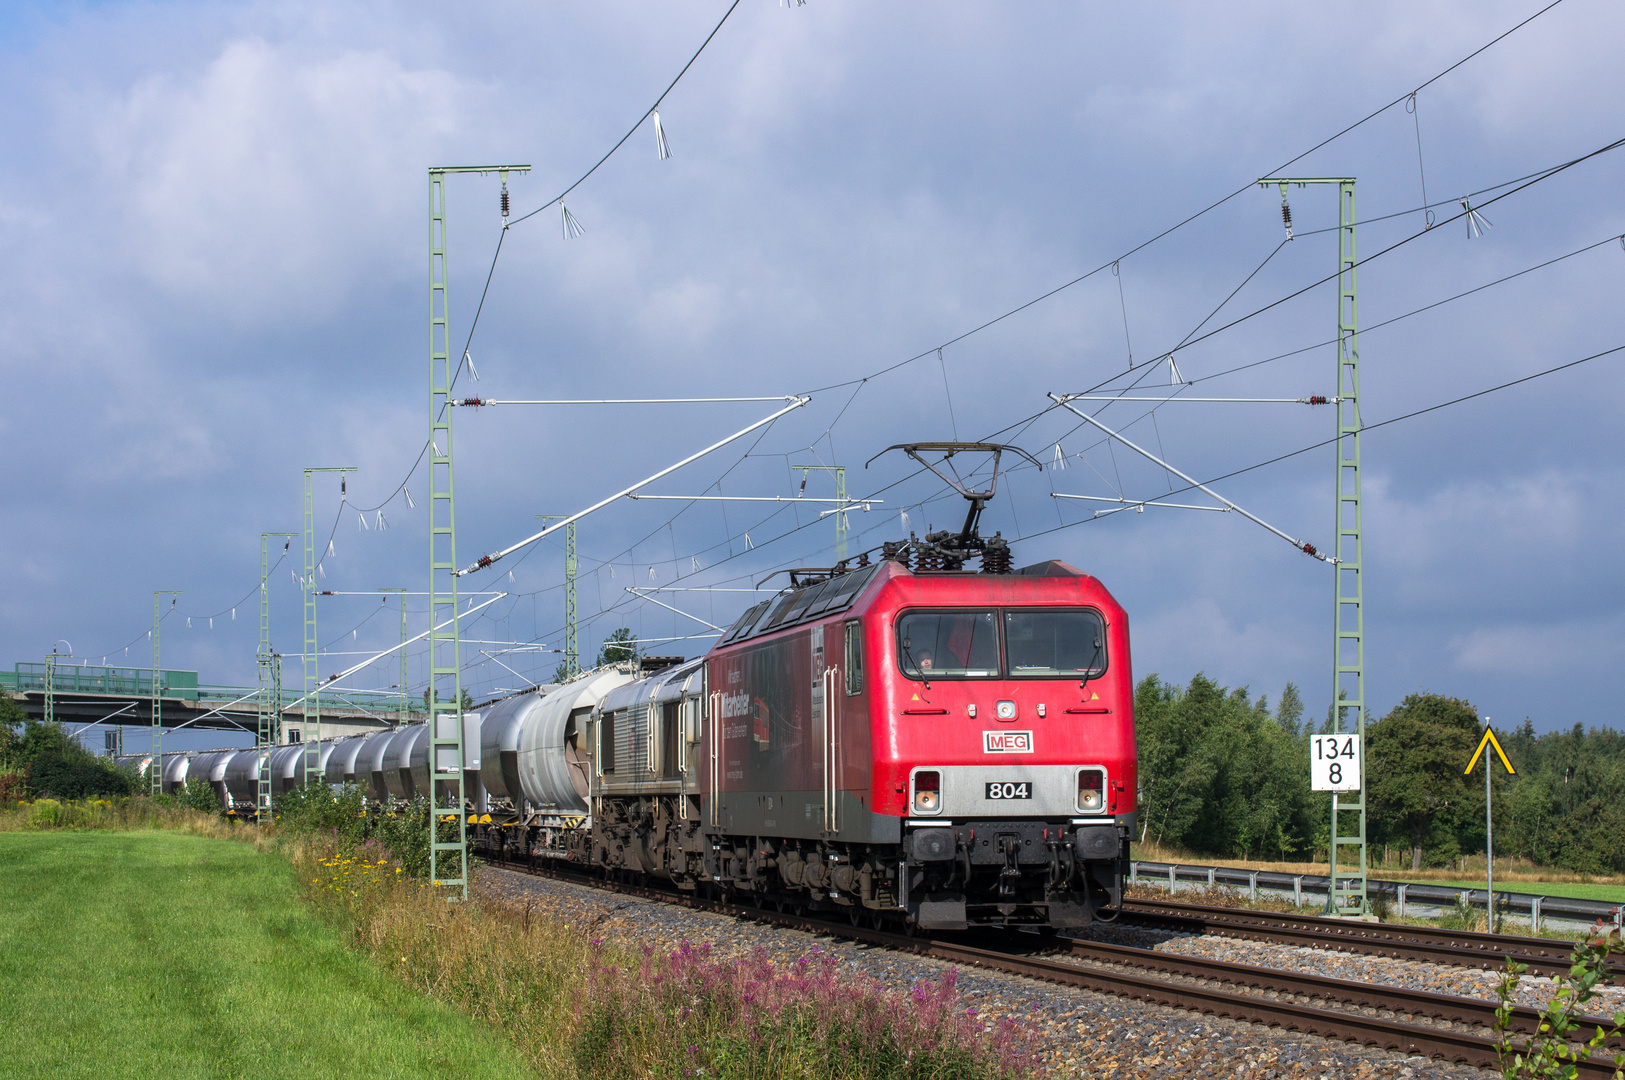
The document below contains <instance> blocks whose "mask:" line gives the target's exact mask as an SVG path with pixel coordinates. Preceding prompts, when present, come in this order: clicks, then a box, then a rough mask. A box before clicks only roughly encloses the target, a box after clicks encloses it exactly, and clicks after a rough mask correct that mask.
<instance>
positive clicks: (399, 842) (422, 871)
mask: <svg viewBox="0 0 1625 1080" xmlns="http://www.w3.org/2000/svg"><path fill="white" fill-rule="evenodd" d="M435 834H436V838H437V839H439V841H440V842H441V843H442V844H449V843H455V842H456V840H457V819H456V818H455V817H449V816H448V817H445V818H442V819H441V821H440V822H439V824H438V825H436V827H435ZM372 835H373V836H374V837H376V838H377V839H378V841H379V842H380V843H382V844H383V845H384V846H385V847H387V848H388V849H389V851H390V853H391V854H392V855H394V856H395V858H396V859H397V860H398V861H399V862H400V864H401V867H402V869H404V870H405V872H406V874H407V876H408V877H415V878H426V877H428V876H429V797H428V796H427V795H414V796H413V797H412V798H411V799H410V800H408V801H407V802H406V804H405V805H404V806H397V807H396V808H395V809H394V810H391V811H389V812H387V813H384V814H382V815H381V816H379V817H378V818H377V820H376V821H375V822H374V823H373V833H372Z"/></svg>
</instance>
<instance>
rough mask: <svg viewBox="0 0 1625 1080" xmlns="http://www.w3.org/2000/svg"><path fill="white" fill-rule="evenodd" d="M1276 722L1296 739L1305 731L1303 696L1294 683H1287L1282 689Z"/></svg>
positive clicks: (1276, 710) (1276, 712)
mask: <svg viewBox="0 0 1625 1080" xmlns="http://www.w3.org/2000/svg"><path fill="white" fill-rule="evenodd" d="M1275 722H1276V723H1277V724H1279V725H1281V730H1282V731H1284V732H1286V733H1287V735H1289V736H1291V737H1292V738H1294V739H1296V738H1297V737H1298V736H1299V735H1301V734H1302V733H1303V698H1302V697H1301V696H1299V694H1298V687H1297V685H1296V684H1294V683H1290V682H1289V683H1287V684H1286V689H1285V690H1282V691H1281V704H1280V705H1278V706H1276V709H1275Z"/></svg>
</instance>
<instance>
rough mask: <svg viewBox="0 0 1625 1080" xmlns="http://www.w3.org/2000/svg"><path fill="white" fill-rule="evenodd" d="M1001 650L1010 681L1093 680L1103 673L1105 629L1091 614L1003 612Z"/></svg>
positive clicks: (1050, 611)
mask: <svg viewBox="0 0 1625 1080" xmlns="http://www.w3.org/2000/svg"><path fill="white" fill-rule="evenodd" d="M1004 649H1005V653H1006V655H1007V656H1008V658H1009V661H1010V675H1011V677H1013V678H1018V679H1020V678H1026V679H1063V678H1069V679H1076V678H1081V677H1083V676H1087V677H1089V678H1091V679H1093V678H1098V677H1099V676H1100V675H1101V673H1103V672H1104V671H1105V670H1106V628H1105V626H1104V624H1102V622H1101V621H1100V616H1099V615H1097V614H1095V613H1094V612H1093V611H1078V610H1065V609H1060V610H1057V609H1054V608H1049V609H1039V610H1036V611H1006V612H1005V613H1004Z"/></svg>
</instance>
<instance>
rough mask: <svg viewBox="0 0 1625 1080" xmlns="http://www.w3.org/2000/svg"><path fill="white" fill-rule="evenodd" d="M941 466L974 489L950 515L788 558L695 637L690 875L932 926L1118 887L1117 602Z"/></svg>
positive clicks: (1123, 778) (1017, 915) (914, 449)
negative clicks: (724, 621)
mask: <svg viewBox="0 0 1625 1080" xmlns="http://www.w3.org/2000/svg"><path fill="white" fill-rule="evenodd" d="M903 449H905V450H907V451H908V452H909V453H910V456H914V457H916V459H917V460H920V461H921V462H922V463H923V464H927V466H928V467H930V463H929V462H926V461H925V460H924V459H923V458H920V457H919V456H918V455H919V454H920V453H921V452H927V451H931V450H937V451H941V452H944V453H947V454H948V455H950V456H951V455H952V454H953V453H957V452H961V451H964V450H968V449H978V450H987V451H991V452H993V453H994V455H995V462H994V469H995V475H996V474H997V460H996V458H997V454H998V452H999V451H1000V450H1003V449H1008V448H1005V447H998V446H994V445H992V444H915V445H913V446H908V447H904V448H903ZM933 471H935V470H933ZM939 475H941V474H940V473H939ZM944 479H946V480H949V482H950V483H953V484H954V486H956V487H959V488H960V490H961V493H962V494H964V495H965V496H966V497H967V498H968V499H970V501H971V510H970V514H969V516H968V517H967V520H966V523H965V527H964V529H963V530H961V531H960V532H959V533H958V534H957V535H956V534H953V533H948V532H944V533H933V534H929V535H928V536H927V537H926V538H925V539H924V541H919V540H910V541H906V542H903V543H899V544H888V545H886V546H885V548H884V549H883V551H882V553H881V558H880V559H879V560H878V561H877V562H875V563H873V564H868V565H864V563H866V562H867V560H860V565H858V566H857V567H856V568H852V569H844V568H837V569H836V570H834V571H821V572H810V573H808V572H795V573H793V574H792V587H791V588H789V589H787V590H785V591H784V592H782V593H781V594H779V595H778V596H777V597H775V598H774V599H773V600H771V601H766V602H764V603H761V604H758V605H756V606H755V607H753V608H751V609H750V610H749V611H747V612H746V613H745V614H744V615H743V616H741V617H740V619H739V620H738V621H737V622H736V623H735V624H734V625H733V626H732V627H731V628H730V629H729V630H728V631H727V632H726V633H725V634H724V635H723V637H722V639H721V640H720V641H719V642H718V643H717V645H716V647H715V648H714V649H713V650H712V651H711V652H710V653H709V654H708V656H707V657H706V659H705V666H706V679H705V683H706V708H705V709H704V730H703V734H702V736H701V739H700V743H699V745H698V746H697V747H696V749H697V750H698V755H697V757H698V760H697V761H696V762H695V764H696V765H697V766H698V769H697V770H696V771H697V772H698V774H699V775H698V776H696V777H695V780H697V783H696V784H694V787H693V788H691V790H696V789H697V790H696V794H697V795H698V799H697V800H696V803H697V809H698V810H699V814H700V817H701V820H700V821H699V822H697V823H695V824H696V825H697V826H698V828H695V829H693V831H691V832H690V833H689V837H688V838H686V839H687V842H686V843H683V844H682V845H681V846H682V847H684V848H686V849H687V850H689V851H694V852H695V853H696V854H697V855H699V856H700V858H699V859H698V860H696V862H697V863H698V864H699V865H698V866H696V869H698V870H700V871H701V872H700V874H699V875H698V876H699V877H701V878H702V879H708V880H709V882H711V883H718V884H721V885H722V886H723V887H725V888H727V889H729V890H737V891H745V892H749V893H753V894H755V895H756V896H757V897H758V898H759V899H762V900H773V901H778V902H790V903H794V904H798V905H802V904H804V905H807V906H809V907H813V908H836V909H845V910H846V911H847V912H848V913H849V914H850V915H851V916H852V918H853V919H854V921H858V920H860V919H862V918H864V917H865V916H867V917H868V918H869V919H870V920H871V921H874V922H876V923H879V922H883V921H887V920H888V919H890V920H899V921H906V923H907V925H909V926H920V927H924V928H940V929H957V928H963V927H966V926H977V925H983V926H986V925H994V926H1016V925H1037V926H1045V925H1047V926H1055V927H1063V926H1080V925H1084V924H1087V923H1088V922H1089V921H1090V920H1091V919H1092V918H1093V917H1094V913H1095V912H1096V911H1097V910H1099V909H1100V908H1103V907H1115V906H1116V905H1117V904H1118V903H1120V901H1121V899H1122V882H1123V877H1124V874H1125V871H1126V869H1127V853H1128V837H1129V835H1130V833H1131V831H1132V829H1133V825H1134V813H1135V801H1134V800H1135V767H1136V762H1135V748H1134V714H1133V701H1134V695H1133V675H1132V671H1131V668H1130V661H1129V636H1128V619H1127V616H1126V615H1125V613H1124V612H1123V609H1122V608H1121V607H1120V606H1118V604H1117V602H1116V601H1115V600H1114V599H1112V596H1111V594H1110V593H1109V592H1107V591H1106V589H1105V587H1104V586H1103V585H1101V584H1100V582H1098V581H1097V580H1095V579H1094V578H1092V577H1090V576H1089V575H1087V574H1085V573H1083V572H1082V571H1080V570H1077V569H1075V568H1073V567H1071V566H1068V565H1067V564H1065V563H1062V562H1044V563H1039V564H1037V565H1033V566H1028V567H1025V568H1023V569H1020V570H1012V569H1011V562H1010V556H1009V548H1008V546H1007V545H1006V544H1005V542H1004V541H1003V540H1002V539H1001V538H999V537H998V536H995V537H993V538H991V539H987V540H983V539H982V538H981V537H979V536H978V535H977V531H976V523H977V519H978V516H979V514H980V512H981V509H982V506H983V505H985V503H986V501H987V499H988V498H990V497H991V495H992V493H993V492H992V490H991V485H990V489H989V490H988V491H985V492H983V491H970V490H966V489H965V488H964V487H963V486H961V485H960V484H958V483H957V482H956V481H955V480H952V479H949V478H948V477H944ZM972 558H979V559H980V562H981V567H980V572H970V571H967V570H966V569H965V568H964V564H965V561H966V560H968V559H972ZM691 828H692V827H691ZM696 849H698V850H697V851H696Z"/></svg>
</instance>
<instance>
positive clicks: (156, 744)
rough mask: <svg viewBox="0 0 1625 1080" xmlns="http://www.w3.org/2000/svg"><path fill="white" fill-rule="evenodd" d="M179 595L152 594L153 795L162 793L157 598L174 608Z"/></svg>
mask: <svg viewBox="0 0 1625 1080" xmlns="http://www.w3.org/2000/svg"><path fill="white" fill-rule="evenodd" d="M180 595H181V593H180V590H179V589H159V590H157V591H156V592H154V593H153V594H152V764H151V765H148V766H147V775H148V777H149V778H150V779H151V791H152V794H154V795H162V794H163V793H164V755H163V742H164V673H163V669H162V667H161V666H160V665H159V662H158V630H159V624H160V623H161V622H163V621H164V617H163V613H162V611H161V610H160V607H159V605H160V601H159V599H158V598H159V597H160V596H167V597H170V601H169V606H170V607H174V606H175V602H176V601H177V600H179V599H180Z"/></svg>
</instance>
